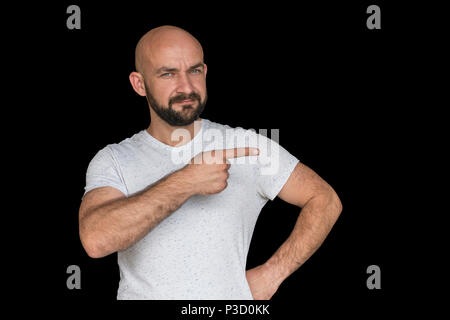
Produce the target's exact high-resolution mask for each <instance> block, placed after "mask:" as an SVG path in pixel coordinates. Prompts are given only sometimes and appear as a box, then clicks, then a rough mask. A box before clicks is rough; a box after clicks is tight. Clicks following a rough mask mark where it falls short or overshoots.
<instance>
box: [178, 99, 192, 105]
mask: <svg viewBox="0 0 450 320" xmlns="http://www.w3.org/2000/svg"><path fill="white" fill-rule="evenodd" d="M193 102H194V100H190V99H188V100H183V101H180V102H175V103H178V104H187V103H193Z"/></svg>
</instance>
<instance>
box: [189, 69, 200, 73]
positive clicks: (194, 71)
mask: <svg viewBox="0 0 450 320" xmlns="http://www.w3.org/2000/svg"><path fill="white" fill-rule="evenodd" d="M191 72H192V73H202V71H201V70H200V69H192V70H191Z"/></svg>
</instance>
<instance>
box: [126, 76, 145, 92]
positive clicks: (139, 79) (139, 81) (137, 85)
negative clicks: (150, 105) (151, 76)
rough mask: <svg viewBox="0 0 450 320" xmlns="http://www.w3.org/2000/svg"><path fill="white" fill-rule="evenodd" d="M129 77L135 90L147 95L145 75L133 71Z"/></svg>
mask: <svg viewBox="0 0 450 320" xmlns="http://www.w3.org/2000/svg"><path fill="white" fill-rule="evenodd" d="M129 79H130V82H131V86H132V87H133V89H134V91H136V93H137V94H138V95H140V96H142V97H145V96H146V92H145V83H144V77H143V76H142V75H141V74H140V73H139V72H135V71H133V72H132V73H130V76H129Z"/></svg>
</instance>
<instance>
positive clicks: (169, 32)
mask: <svg viewBox="0 0 450 320" xmlns="http://www.w3.org/2000/svg"><path fill="white" fill-rule="evenodd" d="M180 50H187V51H193V52H195V53H196V54H198V55H199V56H201V60H202V61H203V49H202V46H201V44H200V42H198V40H197V39H195V38H194V37H193V36H192V35H191V34H190V33H189V32H187V31H185V30H183V29H181V28H178V27H175V26H161V27H158V28H154V29H152V30H150V31H148V32H147V33H146V34H145V35H143V36H142V37H141V39H140V40H139V42H138V44H137V45H136V51H135V67H136V71H137V72H139V73H141V74H144V73H145V69H146V65H147V64H148V63H150V64H153V65H156V64H157V62H158V60H160V58H161V55H167V54H170V52H168V51H178V52H179V51H180Z"/></svg>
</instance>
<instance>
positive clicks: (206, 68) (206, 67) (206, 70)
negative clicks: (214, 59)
mask: <svg viewBox="0 0 450 320" xmlns="http://www.w3.org/2000/svg"><path fill="white" fill-rule="evenodd" d="M203 66H204V68H205V77H206V73H207V72H208V66H207V65H206V63H204V64H203Z"/></svg>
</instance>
